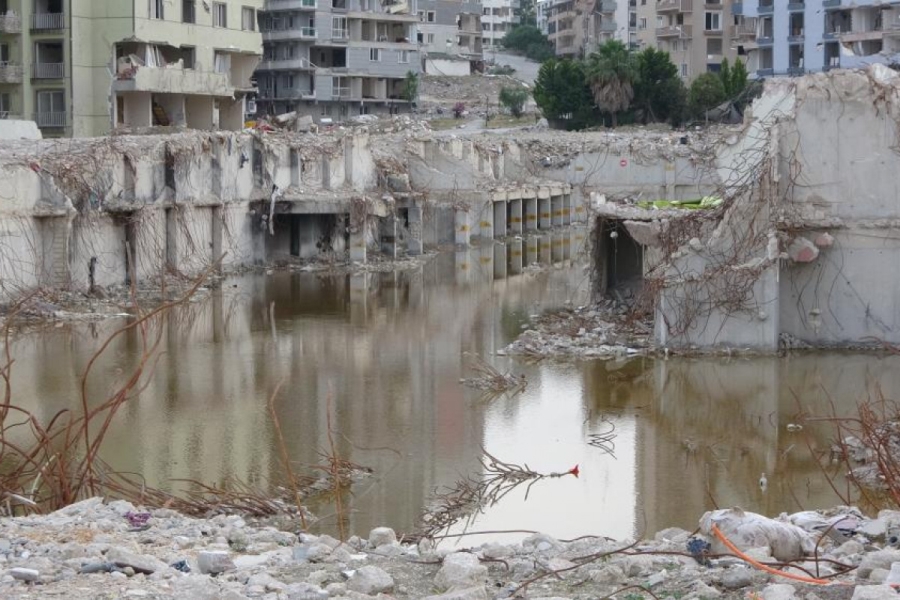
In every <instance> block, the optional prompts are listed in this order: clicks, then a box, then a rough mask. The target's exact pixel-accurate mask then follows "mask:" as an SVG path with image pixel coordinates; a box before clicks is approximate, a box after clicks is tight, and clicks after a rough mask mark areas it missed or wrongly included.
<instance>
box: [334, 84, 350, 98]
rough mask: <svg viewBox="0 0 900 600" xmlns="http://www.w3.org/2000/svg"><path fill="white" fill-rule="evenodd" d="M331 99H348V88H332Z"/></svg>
mask: <svg viewBox="0 0 900 600" xmlns="http://www.w3.org/2000/svg"><path fill="white" fill-rule="evenodd" d="M331 97H332V98H334V99H335V100H348V99H349V98H350V86H349V85H346V86H334V87H332V88H331Z"/></svg>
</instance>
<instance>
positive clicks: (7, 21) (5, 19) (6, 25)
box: [0, 13, 22, 33]
mask: <svg viewBox="0 0 900 600" xmlns="http://www.w3.org/2000/svg"><path fill="white" fill-rule="evenodd" d="M0 32H3V33H22V17H20V16H19V15H17V14H14V13H7V14H5V15H0Z"/></svg>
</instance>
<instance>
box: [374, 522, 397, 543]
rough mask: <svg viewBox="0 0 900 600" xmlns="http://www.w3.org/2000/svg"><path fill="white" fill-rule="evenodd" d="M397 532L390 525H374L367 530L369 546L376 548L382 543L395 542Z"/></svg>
mask: <svg viewBox="0 0 900 600" xmlns="http://www.w3.org/2000/svg"><path fill="white" fill-rule="evenodd" d="M396 543H397V534H396V533H394V530H393V529H391V528H390V527H376V528H375V529H373V530H372V531H370V532H369V546H371V547H373V548H377V547H378V546H382V545H384V544H396Z"/></svg>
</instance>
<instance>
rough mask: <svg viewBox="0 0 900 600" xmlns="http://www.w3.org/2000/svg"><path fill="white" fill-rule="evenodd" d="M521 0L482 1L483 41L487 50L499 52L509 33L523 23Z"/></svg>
mask: <svg viewBox="0 0 900 600" xmlns="http://www.w3.org/2000/svg"><path fill="white" fill-rule="evenodd" d="M519 8H520V3H519V0H482V1H481V29H482V33H481V39H482V44H483V45H484V48H485V50H493V51H496V50H499V49H500V48H501V46H502V45H501V43H500V42H501V41H502V40H503V36H505V35H506V32H507V31H511V30H512V28H513V27H515V26H516V25H518V24H519V23H520V22H521V18H520V16H519Z"/></svg>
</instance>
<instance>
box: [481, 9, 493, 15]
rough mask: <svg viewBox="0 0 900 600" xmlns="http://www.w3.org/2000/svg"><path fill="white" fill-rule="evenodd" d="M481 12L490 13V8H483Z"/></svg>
mask: <svg viewBox="0 0 900 600" xmlns="http://www.w3.org/2000/svg"><path fill="white" fill-rule="evenodd" d="M481 14H484V15H489V14H491V9H489V8H485V9H484V10H482V13H481Z"/></svg>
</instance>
